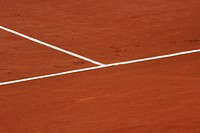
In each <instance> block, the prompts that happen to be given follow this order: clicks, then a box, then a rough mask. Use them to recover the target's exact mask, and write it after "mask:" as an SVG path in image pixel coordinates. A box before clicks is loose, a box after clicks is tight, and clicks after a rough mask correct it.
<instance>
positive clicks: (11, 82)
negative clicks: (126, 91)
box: [0, 49, 200, 86]
mask: <svg viewBox="0 0 200 133" xmlns="http://www.w3.org/2000/svg"><path fill="white" fill-rule="evenodd" d="M197 52H200V49H197V50H190V51H184V52H178V53H173V54H167V55H161V56H154V57H149V58H143V59H137V60H131V61H124V62H118V63H112V64H107V65H101V66H95V67H88V68H82V69H77V70H71V71H66V72H60V73H54V74H48V75H42V76H36V77H31V78H24V79H19V80H13V81H7V82H1V83H0V86H1V85H8V84H14V83H20V82H25V81H31V80H37V79H44V78H49V77H55V76H60V75H66V74H71V73H78V72H84V71H90V70H96V69H100V68H106V67H113V66H119V65H126V64H132V63H137V62H144V61H150V60H157V59H162V58H169V57H174V56H180V55H186V54H191V53H197Z"/></svg>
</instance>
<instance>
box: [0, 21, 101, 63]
mask: <svg viewBox="0 0 200 133" xmlns="http://www.w3.org/2000/svg"><path fill="white" fill-rule="evenodd" d="M0 29H2V30H4V31H7V32H9V33H12V34H15V35H17V36H20V37H22V38H25V39H27V40H30V41H32V42H35V43H38V44H41V45H44V46H46V47H49V48H52V49H54V50H57V51H59V52H62V53H65V54H68V55H71V56H73V57H76V58H79V59H82V60H85V61H87V62H90V63H92V64H95V65H98V66H101V65H105V64H103V63H101V62H98V61H95V60H92V59H90V58H87V57H85V56H82V55H79V54H76V53H74V52H71V51H68V50H65V49H62V48H59V47H57V46H54V45H52V44H50V43H46V42H43V41H40V40H38V39H35V38H32V37H30V36H27V35H25V34H22V33H20V32H17V31H15V30H12V29H9V28H7V27H4V26H1V25H0Z"/></svg>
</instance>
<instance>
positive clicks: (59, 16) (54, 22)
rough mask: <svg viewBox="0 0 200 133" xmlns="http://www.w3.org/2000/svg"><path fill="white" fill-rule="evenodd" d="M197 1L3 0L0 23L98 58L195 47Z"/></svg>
mask: <svg viewBox="0 0 200 133" xmlns="http://www.w3.org/2000/svg"><path fill="white" fill-rule="evenodd" d="M199 4H200V1H199V0H181V1H180V0H173V1H172V0H109V1H108V0H107V1H106V0H103V1H102V0H78V1H74V0H56V1H55V0H46V1H45V0H44V1H41V0H20V1H13V0H3V1H0V25H3V26H7V27H8V28H12V29H15V30H17V31H20V32H22V33H25V34H28V35H30V36H32V37H35V38H37V39H41V40H43V41H46V42H49V43H53V44H54V45H56V46H59V47H62V48H65V49H68V50H71V51H74V52H77V53H79V54H82V55H85V56H86V57H90V58H93V59H96V60H97V61H99V62H103V63H113V62H118V61H124V60H130V59H136V58H143V57H148V56H155V55H160V54H168V53H173V52H177V51H184V50H190V49H197V48H199V47H200V17H199V16H200V6H199Z"/></svg>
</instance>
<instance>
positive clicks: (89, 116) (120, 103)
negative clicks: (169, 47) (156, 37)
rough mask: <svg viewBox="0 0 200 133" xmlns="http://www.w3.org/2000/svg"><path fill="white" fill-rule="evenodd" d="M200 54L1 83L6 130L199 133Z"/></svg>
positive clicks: (1, 124)
mask: <svg viewBox="0 0 200 133" xmlns="http://www.w3.org/2000/svg"><path fill="white" fill-rule="evenodd" d="M199 58H200V54H199V53H196V54H191V55H184V56H179V57H173V58H168V59H162V60H154V61H149V62H143V63H137V64H129V65H123V66H118V67H110V68H106V69H98V70H94V71H88V72H82V73H76V74H70V75H65V76H58V77H54V78H47V79H42V80H35V81H31V82H24V83H18V84H13V85H7V86H1V87H0V88H1V89H0V118H1V120H0V132H2V133H61V132H62V133H66V132H67V133H199V132H200V113H199V112H200V89H199V88H200V78H199V75H200V69H199V65H200V60H199Z"/></svg>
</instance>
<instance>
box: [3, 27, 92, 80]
mask: <svg viewBox="0 0 200 133" xmlns="http://www.w3.org/2000/svg"><path fill="white" fill-rule="evenodd" d="M0 37H1V38H0V82H3V81H8V80H14V79H20V78H26V77H32V76H38V75H44V74H50V73H56V72H61V71H67V70H73V69H78V68H83V67H88V66H94V65H93V64H90V63H88V62H85V61H83V60H79V59H77V58H75V57H72V56H70V55H67V54H63V53H61V52H58V51H55V50H53V49H50V48H48V47H45V46H41V45H40V44H37V43H33V42H31V41H28V40H26V39H23V38H21V37H18V36H16V35H13V34H11V33H8V32H6V31H2V30H0Z"/></svg>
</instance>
